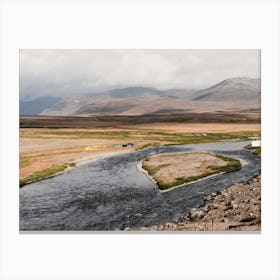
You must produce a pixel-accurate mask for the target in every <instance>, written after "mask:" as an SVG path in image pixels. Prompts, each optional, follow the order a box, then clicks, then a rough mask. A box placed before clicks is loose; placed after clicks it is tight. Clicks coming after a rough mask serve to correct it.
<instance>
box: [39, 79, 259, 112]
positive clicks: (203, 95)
mask: <svg viewBox="0 0 280 280" xmlns="http://www.w3.org/2000/svg"><path fill="white" fill-rule="evenodd" d="M259 111H260V79H251V78H246V77H237V78H231V79H227V80H224V81H222V82H220V83H218V84H216V85H213V86H212V87H209V88H207V89H203V90H199V91H191V90H184V89H169V90H158V89H155V88H149V87H126V88H120V89H113V90H109V91H105V92H100V93H89V94H84V95H80V96H72V97H67V98H64V99H62V100H59V101H58V102H56V103H54V104H52V105H50V106H49V107H47V106H46V108H45V109H44V110H43V111H41V112H40V115H48V116H94V115H95V116H102V115H120V116H121V115H122V116H125V115H127V116H139V115H145V114H149V115H167V114H185V113H190V112H192V113H203V112H218V113H219V114H221V115H222V114H223V112H232V113H236V112H243V113H244V112H250V114H252V112H256V113H254V114H259ZM243 113H242V114H243Z"/></svg>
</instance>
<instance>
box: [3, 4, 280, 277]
mask: <svg viewBox="0 0 280 280" xmlns="http://www.w3.org/2000/svg"><path fill="white" fill-rule="evenodd" d="M1 8H2V9H1V100H0V101H1V103H0V106H1V111H0V113H1V134H0V135H1V152H0V155H1V159H0V160H1V176H0V180H1V193H0V194H1V202H0V207H1V244H0V250H1V252H0V254H1V263H0V264H1V267H0V271H1V274H0V275H1V278H2V279H29V280H32V279H279V276H280V273H279V263H280V258H279V236H280V234H279V233H280V232H279V222H280V217H279V186H280V184H279V183H280V182H279V175H278V174H279V170H280V168H279V167H280V166H279V143H280V139H279V128H280V125H279V111H280V110H279V77H280V73H279V64H278V62H279V34H280V30H279V2H278V1H268V0H264V1H210V0H206V1H186V2H184V1H178V2H177V1H172V2H171V1H170V2H169V1H152V2H148V1H142V2H137V1H135V2H111V1H103V2H97V1H93V2H91V1H71V2H69V1H67V2H66V1H58V2H56V1H25V0H21V1H13V0H12V1H2V2H1ZM20 48H21V49H24V48H25V49H27V48H29V49H30V48H37V49H40V48H72V49H75V48H87V49H91V48H94V49H95V48H101V49H102V48H132V49H133V48H136V49H137V48H157V49H158V48H167V49H172V48H175V49H181V48H186V49H200V48H208V49H211V48H221V49H222V48H230V49H234V48H240V49H244V48H249V49H261V50H262V114H263V115H262V144H263V150H262V152H263V155H262V160H263V165H262V180H263V184H262V186H263V188H262V218H263V219H262V233H261V234H259V235H252V234H247V235H240V234H239V235H222V234H220V235H218V234H212V235H211V234H193V235H189V234H187V235H183V234H181V235H176V234H173V235H171V234H165V235H155V234H154V235H148V234H145V235H137V234H135V235H124V234H118V235H112V234H110V235H102V234H100V235H91V234H87V235H81V234H80V235H74V234H60V235H48V234H40V235H35V234H32V235H22V234H19V231H18V178H17V168H18V143H17V139H18V118H17V116H18V105H17V104H18V51H19V49H20Z"/></svg>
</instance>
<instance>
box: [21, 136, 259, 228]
mask: <svg viewBox="0 0 280 280" xmlns="http://www.w3.org/2000/svg"><path fill="white" fill-rule="evenodd" d="M248 143H249V142H248V141H247V142H246V141H242V142H217V143H207V144H192V145H178V146H161V147H151V148H147V149H144V150H141V151H136V152H131V153H126V154H121V155H115V156H111V157H107V158H104V159H100V160H97V161H94V162H91V163H88V164H86V165H80V166H77V167H76V168H74V169H72V170H69V171H67V172H65V173H63V174H61V175H58V176H55V177H52V178H49V179H45V180H41V181H38V182H34V183H31V184H29V185H26V186H24V187H23V188H21V189H20V190H19V195H20V230H21V231H96V230H99V231H100V230H101V231H105V230H116V229H120V230H123V229H125V228H126V227H131V228H132V227H142V226H152V225H157V224H162V223H165V222H171V221H175V220H177V219H178V218H179V217H180V216H182V215H184V214H185V213H186V211H188V210H189V209H191V208H193V207H199V206H200V205H202V204H203V197H204V196H205V195H207V194H209V193H212V192H216V191H219V190H222V189H224V188H225V187H228V186H230V185H232V184H234V183H240V182H245V181H247V180H248V179H250V178H251V177H253V176H254V175H256V174H258V173H259V172H260V169H261V159H260V157H259V156H256V155H254V154H252V151H250V150H247V149H244V148H243V147H244V146H245V145H246V144H248ZM183 151H210V152H216V153H219V154H222V155H225V156H231V157H235V158H238V159H240V160H241V162H242V163H244V162H246V164H244V165H243V166H242V169H241V170H239V171H236V172H232V173H227V174H220V175H217V176H214V177H212V178H209V179H205V180H202V181H198V182H194V183H192V184H189V185H186V186H182V187H179V188H175V189H173V190H170V191H168V192H160V191H159V190H158V188H157V187H156V185H155V184H154V183H153V182H152V181H151V179H150V178H148V177H147V176H146V175H145V174H144V173H142V172H139V171H138V170H137V164H138V163H139V162H140V161H141V160H143V159H144V158H146V157H148V156H152V155H155V154H160V153H170V152H183ZM186 164H188V163H187V162H186Z"/></svg>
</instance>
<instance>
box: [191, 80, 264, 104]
mask: <svg viewBox="0 0 280 280" xmlns="http://www.w3.org/2000/svg"><path fill="white" fill-rule="evenodd" d="M260 83H261V82H260V79H250V78H246V77H238V78H232V79H227V80H224V81H222V82H220V83H219V84H217V85H214V86H212V87H210V88H207V89H204V90H200V91H198V92H196V93H195V97H194V98H193V100H194V101H200V102H201V101H215V102H220V103H225V102H227V103H229V102H231V103H234V104H240V103H241V102H243V103H244V102H245V103H249V104H254V103H255V104H259V100H260V92H261V87H260V86H261V84H260Z"/></svg>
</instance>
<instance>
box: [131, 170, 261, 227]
mask: <svg viewBox="0 0 280 280" xmlns="http://www.w3.org/2000/svg"><path fill="white" fill-rule="evenodd" d="M131 230H140V231H229V230H231V231H260V230H261V175H257V176H255V177H254V178H252V179H250V180H248V181H247V182H246V183H240V184H235V185H232V186H230V187H228V188H226V189H225V190H223V191H221V192H220V191H218V192H215V193H212V194H210V195H207V196H206V197H205V198H204V205H203V206H201V207H199V208H193V209H191V210H190V211H188V212H187V213H186V214H185V215H184V216H182V217H180V218H179V219H178V220H177V221H176V222H174V223H166V224H163V225H156V226H151V227H142V228H139V229H131Z"/></svg>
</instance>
